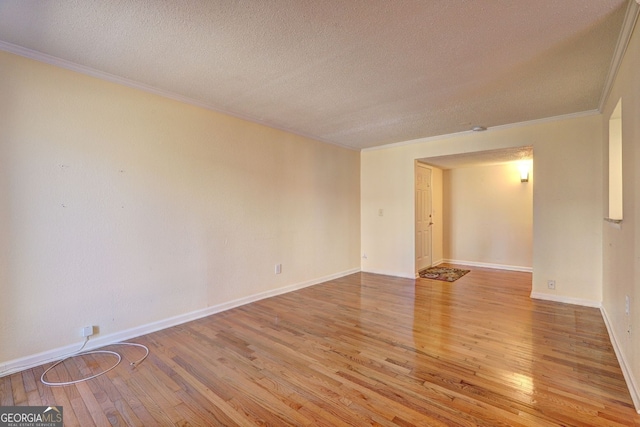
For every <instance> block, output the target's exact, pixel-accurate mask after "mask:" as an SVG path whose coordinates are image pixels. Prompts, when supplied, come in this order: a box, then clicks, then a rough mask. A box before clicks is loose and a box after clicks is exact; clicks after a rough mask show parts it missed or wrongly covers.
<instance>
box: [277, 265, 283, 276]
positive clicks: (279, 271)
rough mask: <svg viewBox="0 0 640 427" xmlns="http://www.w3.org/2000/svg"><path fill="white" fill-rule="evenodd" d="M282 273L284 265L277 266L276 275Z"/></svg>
mask: <svg viewBox="0 0 640 427" xmlns="http://www.w3.org/2000/svg"><path fill="white" fill-rule="evenodd" d="M280 273H282V264H276V274H280Z"/></svg>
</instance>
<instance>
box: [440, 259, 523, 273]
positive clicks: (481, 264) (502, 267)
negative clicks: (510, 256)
mask: <svg viewBox="0 0 640 427" xmlns="http://www.w3.org/2000/svg"><path fill="white" fill-rule="evenodd" d="M442 263H447V264H462V265H468V266H470V267H482V268H493V269H496V270H509V271H522V272H525V273H531V272H532V271H533V268H531V267H523V266H519V265H505V264H492V263H488V262H476V261H463V260H459V259H444V260H441V261H440V262H439V264H442ZM434 265H438V264H434Z"/></svg>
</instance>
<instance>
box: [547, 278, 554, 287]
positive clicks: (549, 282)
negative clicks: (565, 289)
mask: <svg viewBox="0 0 640 427" xmlns="http://www.w3.org/2000/svg"><path fill="white" fill-rule="evenodd" d="M547 288H549V289H555V288H556V281H555V280H547Z"/></svg>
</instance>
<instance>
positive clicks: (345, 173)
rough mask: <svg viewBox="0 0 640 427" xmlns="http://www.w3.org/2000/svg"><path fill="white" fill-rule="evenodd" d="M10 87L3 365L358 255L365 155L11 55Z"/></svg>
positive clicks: (5, 140) (2, 153)
mask: <svg viewBox="0 0 640 427" xmlns="http://www.w3.org/2000/svg"><path fill="white" fill-rule="evenodd" d="M0 93H1V94H2V96H0V290H1V297H0V342H2V345H1V346H0V367H1V364H2V362H5V361H7V360H12V359H15V358H20V357H23V356H26V355H33V354H35V353H38V352H43V351H48V350H51V349H53V348H57V347H62V346H66V345H71V344H73V343H77V342H79V341H81V338H80V328H81V327H83V326H85V325H97V326H99V330H100V334H101V335H104V334H113V333H117V332H118V331H122V330H126V329H128V328H135V327H137V326H140V325H144V324H147V323H150V322H156V321H159V320H162V319H167V318H170V317H172V316H179V315H181V314H183V313H188V312H192V311H196V310H201V309H203V308H206V307H211V306H215V305H218V304H222V303H225V302H228V301H232V300H236V299H239V298H243V297H248V296H251V295H255V294H259V293H262V292H265V291H269V290H273V289H278V288H282V287H285V286H289V285H292V284H299V283H304V282H308V281H311V280H314V279H318V278H323V277H326V276H330V275H335V274H340V273H342V272H346V271H349V270H353V269H356V270H357V269H359V267H360V194H359V191H360V190H359V187H360V182H359V177H360V169H359V163H360V153H358V152H356V151H351V150H347V149H343V148H339V147H336V146H332V145H328V144H324V143H320V142H317V141H313V140H310V139H306V138H303V137H300V136H296V135H292V134H289V133H286V132H282V131H279V130H275V129H271V128H268V127H265V126H261V125H257V124H252V123H249V122H246V121H243V120H239V119H236V118H233V117H229V116H225V115H222V114H218V113H215V112H212V111H208V110H204V109H201V108H196V107H193V106H189V105H186V104H182V103H179V102H176V101H172V100H168V99H165V98H162V97H159V96H156V95H151V94H147V93H143V92H140V91H137V90H134V89H131V88H127V87H123V86H119V85H116V84H112V83H108V82H104V81H101V80H98V79H95V78H91V77H87V76H84V75H81V74H77V73H74V72H71V71H68V70H64V69H60V68H56V67H53V66H49V65H45V64H42V63H38V62H35V61H32V60H27V59H24V58H21V57H18V56H14V55H11V54H7V53H2V52H0ZM276 263H282V274H281V275H275V274H274V266H275V264H276Z"/></svg>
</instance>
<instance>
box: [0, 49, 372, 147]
mask: <svg viewBox="0 0 640 427" xmlns="http://www.w3.org/2000/svg"><path fill="white" fill-rule="evenodd" d="M0 51H5V52H9V53H12V54H14V55H19V56H22V57H25V58H28V59H33V60H35V61H39V62H44V63H45V64H49V65H53V66H56V67H60V68H64V69H66V70H70V71H74V72H76V73H80V74H84V75H87V76H90V77H95V78H97V79H100V80H106V81H108V82H111V83H116V84H119V85H122V86H127V87H130V88H133V89H138V90H141V91H143V92H147V93H151V94H154V95H158V96H162V97H163V98H168V99H172V100H174V101H178V102H182V103H184V104H188V105H193V106H195V107H199V108H204V109H206V110H210V111H214V112H216V113H220V114H224V115H227V116H231V117H235V118H237V119H241V120H246V121H248V122H251V123H256V124H259V125H262V126H267V127H270V128H272V129H278V130H281V131H283V132H287V133H290V134H293V135H298V136H301V137H303V138H307V139H312V140H314V141H318V142H322V143H325V144H330V145H334V146H337V147H340V148H344V149H347V150H351V151H360V150H359V149H357V148H354V147H350V146H348V145H343V144H339V143H337V142H334V141H329V140H325V139H321V138H318V137H316V136H313V135H307V134H304V133H302V132H298V131H295V130H293V129H289V128H287V127H284V126H277V125H274V124H273V123H270V122H267V121H264V120H259V119H256V118H254V117H251V116H248V115H246V114H242V113H237V112H234V111H227V110H223V109H220V108H218V107H216V106H213V105H211V104H208V103H206V102H203V101H200V100H197V99H194V98H190V97H188V96H184V95H180V94H178V93H175V92H172V91H169V90H165V89H160V88H157V87H155V86H151V85H147V84H144V83H141V82H138V81H135V80H131V79H127V78H125V77H120V76H117V75H115V74H111V73H107V72H104V71H100V70H96V69H95V68H91V67H87V66H85V65H80V64H77V63H75V62H71V61H67V60H66V59H61V58H58V57H55V56H52V55H48V54H46V53H42V52H38V51H36V50H32V49H27V48H25V47H22V46H18V45H15V44H12V43H8V42H5V41H2V40H0Z"/></svg>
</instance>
